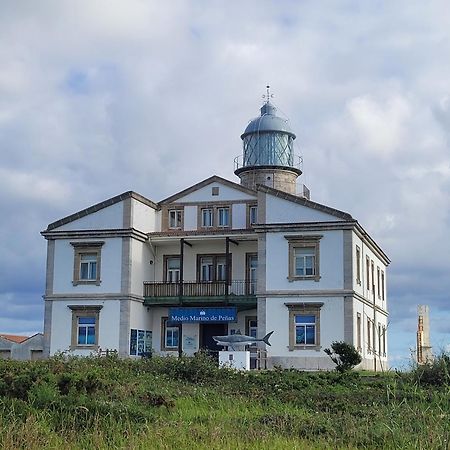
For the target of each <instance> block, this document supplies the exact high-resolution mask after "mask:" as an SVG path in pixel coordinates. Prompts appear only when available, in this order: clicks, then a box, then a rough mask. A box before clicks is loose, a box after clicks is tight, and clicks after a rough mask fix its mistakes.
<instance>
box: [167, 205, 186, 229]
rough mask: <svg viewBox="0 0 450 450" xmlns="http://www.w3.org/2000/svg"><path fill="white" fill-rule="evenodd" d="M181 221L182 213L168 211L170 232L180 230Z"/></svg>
mask: <svg viewBox="0 0 450 450" xmlns="http://www.w3.org/2000/svg"><path fill="white" fill-rule="evenodd" d="M182 221H183V211H182V210H180V209H170V210H169V228H170V229H172V230H179V229H181V226H182Z"/></svg>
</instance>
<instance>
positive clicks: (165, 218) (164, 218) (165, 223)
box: [161, 204, 184, 231]
mask: <svg viewBox="0 0 450 450" xmlns="http://www.w3.org/2000/svg"><path fill="white" fill-rule="evenodd" d="M174 210H176V211H181V228H170V227H169V225H170V221H169V211H174ZM178 230H184V205H178V204H174V205H164V206H163V207H162V208H161V231H178Z"/></svg>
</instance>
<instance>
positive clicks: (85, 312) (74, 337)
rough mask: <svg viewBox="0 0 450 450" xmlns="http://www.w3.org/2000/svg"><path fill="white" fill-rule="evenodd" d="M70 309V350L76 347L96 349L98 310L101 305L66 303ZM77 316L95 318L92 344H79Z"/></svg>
mask: <svg viewBox="0 0 450 450" xmlns="http://www.w3.org/2000/svg"><path fill="white" fill-rule="evenodd" d="M67 307H68V308H69V309H70V310H71V311H72V332H71V339H70V350H76V349H77V350H78V349H88V350H97V349H98V332H99V319H100V310H101V309H102V308H103V306H102V305H68V306H67ZM79 317H94V318H95V344H93V345H79V344H78V318H79Z"/></svg>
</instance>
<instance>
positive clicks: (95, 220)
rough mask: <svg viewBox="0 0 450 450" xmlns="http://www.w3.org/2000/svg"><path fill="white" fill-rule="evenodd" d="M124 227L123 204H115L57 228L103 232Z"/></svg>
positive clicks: (61, 229) (59, 229)
mask: <svg viewBox="0 0 450 450" xmlns="http://www.w3.org/2000/svg"><path fill="white" fill-rule="evenodd" d="M122 227H123V202H118V203H115V204H114V205H111V206H108V207H106V208H103V209H101V210H100V211H97V212H95V213H92V214H89V215H87V216H85V217H81V218H80V219H77V220H74V221H72V222H70V223H67V224H66V225H63V226H61V227H58V228H55V230H58V231H68V230H103V229H111V228H122Z"/></svg>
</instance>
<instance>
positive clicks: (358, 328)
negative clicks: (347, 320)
mask: <svg viewBox="0 0 450 450" xmlns="http://www.w3.org/2000/svg"><path fill="white" fill-rule="evenodd" d="M356 345H357V350H358V351H361V348H362V346H361V314H360V313H357V315H356Z"/></svg>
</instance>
